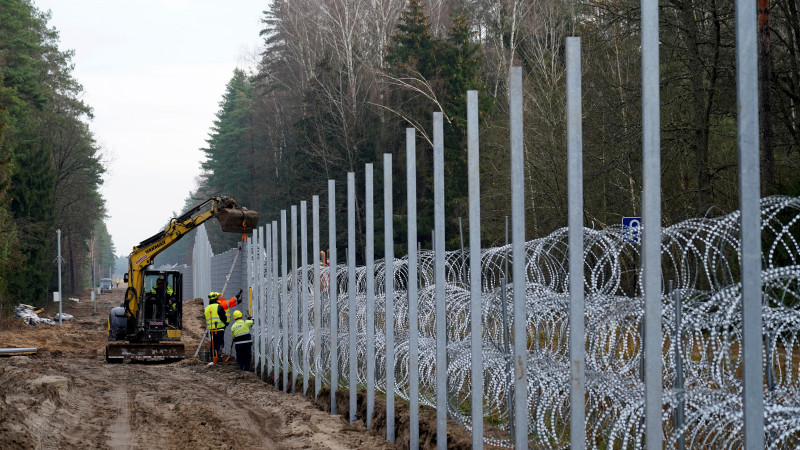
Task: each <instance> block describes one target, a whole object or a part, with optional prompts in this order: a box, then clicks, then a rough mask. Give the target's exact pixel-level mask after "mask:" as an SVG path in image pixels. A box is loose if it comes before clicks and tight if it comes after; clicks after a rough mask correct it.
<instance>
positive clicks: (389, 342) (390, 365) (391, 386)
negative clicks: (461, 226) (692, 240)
mask: <svg viewBox="0 0 800 450" xmlns="http://www.w3.org/2000/svg"><path fill="white" fill-rule="evenodd" d="M393 206H394V205H393V204H392V154H391V153H384V154H383V230H384V233H383V234H384V255H385V256H384V261H385V263H386V264H385V267H386V288H385V292H386V301H385V304H386V440H387V441H389V442H394V437H395V436H394V392H395V383H394V380H395V373H394V371H395V361H394V223H393V222H392V221H393V219H394V208H393Z"/></svg>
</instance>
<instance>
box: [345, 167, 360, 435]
mask: <svg viewBox="0 0 800 450" xmlns="http://www.w3.org/2000/svg"><path fill="white" fill-rule="evenodd" d="M347 300H348V305H347V337H348V349H349V351H348V353H349V355H348V356H349V358H348V360H349V363H350V366H349V367H350V372H349V374H348V377H347V378H349V380H348V381H349V389H350V392H349V394H350V423H353V422H355V421H356V400H357V394H358V392H357V390H358V385H357V384H356V383H357V381H358V375H357V373H356V369H357V364H358V361H357V358H356V356H357V355H356V338H357V336H356V333H357V331H358V330H356V316H357V315H358V313H357V311H356V307H357V306H356V174H355V173H354V172H348V173H347Z"/></svg>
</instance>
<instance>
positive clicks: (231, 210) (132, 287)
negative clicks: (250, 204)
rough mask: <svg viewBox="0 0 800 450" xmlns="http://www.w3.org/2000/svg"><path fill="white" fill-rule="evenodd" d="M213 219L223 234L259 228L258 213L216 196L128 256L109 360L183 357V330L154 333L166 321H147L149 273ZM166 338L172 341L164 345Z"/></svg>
mask: <svg viewBox="0 0 800 450" xmlns="http://www.w3.org/2000/svg"><path fill="white" fill-rule="evenodd" d="M212 217H214V218H216V219H217V220H218V221H219V223H220V226H221V227H222V231H225V232H234V233H236V232H238V233H248V232H251V231H252V230H253V229H254V228H255V227H256V226H258V213H257V212H256V211H251V210H248V209H247V208H244V207H240V206H239V205H238V204H237V203H236V201H235V200H234V199H232V198H230V197H212V198H209V199H208V200H206V201H204V202H203V203H201V204H200V205H198V206H196V207H194V208H192V209H191V210H189V211H187V212H186V213H184V214H183V215H181V216H180V217H177V218H173V219H172V220H170V222H169V224H168V225H167V227H166V228H165V229H164V230H162V231H160V232H158V233H156V234H155V235H153V236H151V237H149V238H147V239H145V240H144V241H142V242H140V243H139V245H137V246H135V247H133V251H132V252H131V254H130V256H129V257H128V273H126V274H125V281H126V282H127V283H128V289H127V291H126V292H125V301H124V303H123V305H122V306H121V307H118V308H114V309H113V310H112V312H111V315H110V316H109V341H110V342H109V344H108V346H107V348H106V356H107V358H120V357H121V355H124V356H130V357H142V358H147V357H148V356H147V355H151V356H169V357H170V358H182V357H183V348H182V347H183V344H180V342H179V341H180V329H175V327H172V329H170V330H167V331H166V332H159V330H158V329H156V330H155V331H154V329H153V327H156V328H158V327H164V326H165V322H163V321H151V322H146V320H145V314H144V313H143V312H142V305H143V304H144V301H145V292H144V291H145V270H146V269H147V267H148V266H150V265H151V264H153V261H154V260H155V257H156V256H157V255H158V254H160V253H161V252H163V251H164V250H166V249H167V248H169V247H170V246H171V245H172V244H174V243H175V242H177V241H178V240H179V239H181V238H182V237H184V236H185V235H186V234H187V233H188V232H190V231H191V230H193V229H195V228H197V227H198V226H200V225H201V224H202V223H204V222H205V221H207V220H209V219H211V218H212ZM148 273H149V272H148ZM151 276H152V275H151ZM123 327H124V329H122V328H123ZM162 338H163V339H162ZM164 339H166V340H169V341H170V342H161V341H162V340H164ZM125 341H127V342H125ZM176 341H178V342H176ZM178 347H180V348H178ZM134 349H135V350H134Z"/></svg>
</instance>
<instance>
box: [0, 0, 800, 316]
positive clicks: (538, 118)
mask: <svg viewBox="0 0 800 450" xmlns="http://www.w3.org/2000/svg"><path fill="white" fill-rule="evenodd" d="M639 7H640V5H639V3H638V2H635V1H632V0H620V1H616V2H599V1H592V0H584V1H573V2H563V1H555V0H540V1H532V0H466V1H464V0H459V1H455V0H426V1H422V0H380V1H378V0H292V1H285V0H273V1H271V2H265V9H266V10H265V11H264V12H263V16H262V23H263V28H262V31H261V33H260V36H254V39H259V40H260V42H261V44H260V55H259V59H258V61H257V62H256V63H255V64H254V65H253V66H252V67H250V68H242V69H237V70H235V71H234V72H233V73H232V75H231V78H230V80H229V82H228V83H227V86H226V90H225V94H224V96H223V98H222V99H221V101H220V103H219V111H218V113H217V116H216V120H214V122H213V123H211V124H209V126H210V131H209V135H208V139H207V145H206V146H205V148H203V149H202V150H203V152H204V154H205V160H204V161H203V163H202V168H203V169H204V174H203V176H202V179H201V183H200V185H199V186H198V187H197V188H196V190H195V191H194V192H193V194H192V195H191V196H190V197H189V198H187V199H186V201H185V209H188V208H190V207H191V206H193V205H195V204H196V203H198V202H200V201H202V200H204V199H206V198H208V197H209V196H212V195H229V196H232V197H234V198H235V199H237V201H238V202H239V203H240V204H242V205H245V206H247V207H249V208H251V209H255V210H257V211H259V212H260V213H261V216H262V218H263V219H262V223H263V221H265V220H270V221H271V220H275V219H276V218H278V217H279V212H280V210H282V209H288V208H289V207H290V206H291V205H292V204H298V203H299V201H301V200H306V201H310V200H311V196H312V195H320V196H321V198H322V200H321V202H320V204H321V208H322V210H321V217H322V223H326V220H327V211H326V209H327V208H328V205H327V199H326V193H327V180H329V179H334V180H336V182H337V183H338V184H337V196H338V199H337V202H336V208H337V210H339V211H337V217H338V219H339V220H341V221H342V222H341V223H340V224H339V228H338V229H339V230H340V232H341V233H343V231H344V229H345V227H344V220H345V218H346V215H345V214H344V207H345V204H346V203H345V201H344V195H345V191H346V189H344V180H345V179H346V173H347V172H355V173H356V176H357V180H359V181H358V183H359V188H358V191H359V192H358V193H357V196H358V202H357V208H358V209H359V213H358V215H357V216H358V217H359V219H358V221H357V228H358V230H359V233H358V235H359V236H361V239H363V235H364V233H363V232H362V231H363V230H364V223H363V213H362V212H361V211H362V209H363V201H364V200H363V189H364V186H363V173H364V164H365V163H375V164H376V170H375V173H376V179H375V183H376V186H380V185H382V181H383V180H382V179H381V174H382V170H381V167H380V166H381V161H382V154H383V153H392V154H394V158H393V164H394V177H395V180H394V183H393V186H394V190H395V192H394V199H395V205H394V212H395V214H394V217H392V220H393V221H394V229H395V232H396V235H397V236H404V235H405V233H406V217H405V213H406V205H405V167H404V164H405V142H404V139H405V132H404V130H405V128H407V127H413V128H415V129H416V134H417V152H418V155H417V164H418V167H417V174H418V181H417V183H418V186H417V192H418V194H419V195H418V210H419V219H418V220H419V223H418V230H419V241H420V243H421V245H422V246H423V248H430V244H431V243H430V239H431V234H430V231H431V229H432V227H433V221H432V210H433V192H432V180H431V177H432V160H431V150H432V145H431V141H432V137H431V118H432V113H433V112H434V111H441V112H442V113H443V114H444V117H445V173H446V181H445V183H446V194H445V195H446V199H445V201H446V206H445V207H446V216H447V230H446V237H447V245H448V248H456V247H457V246H458V245H459V242H458V239H459V233H458V218H459V217H463V218H465V219H466V216H467V211H466V198H467V181H466V130H465V110H466V91H467V90H471V89H474V90H477V91H478V92H479V98H480V124H481V125H480V140H481V180H482V181H481V205H482V206H481V207H482V211H481V217H482V238H483V240H484V242H483V245H484V246H494V245H499V244H502V243H503V240H504V236H505V228H504V216H506V215H509V214H510V200H509V192H510V186H509V185H510V180H509V157H508V148H509V145H508V141H509V127H508V93H507V76H508V69H509V67H511V66H521V67H522V69H523V87H524V98H523V102H524V103H523V104H524V128H525V131H524V133H525V136H524V142H525V168H524V169H525V177H526V179H525V190H526V192H525V199H526V208H527V212H526V238H528V239H532V238H536V237H541V236H544V235H546V234H547V233H549V232H551V231H553V230H555V229H557V228H560V227H563V226H565V225H566V208H565V206H566V196H567V184H566V139H565V122H566V117H565V116H566V112H565V88H564V86H565V62H564V46H565V38H566V37H567V36H580V37H581V42H582V71H583V97H584V98H583V112H584V119H583V130H584V138H583V145H584V173H585V181H584V183H585V200H584V206H585V211H584V215H585V225H586V226H587V227H594V228H603V227H607V226H610V225H615V224H618V223H619V222H620V219H621V217H623V216H636V215H639V214H640V208H641V199H640V192H641V189H642V179H641V178H642V175H641V120H640V116H641V90H640V85H641V70H640V62H641V53H640V49H639V43H640V34H639ZM758 8H759V9H758V11H759V17H758V19H759V20H758V36H759V44H758V46H759V55H758V57H759V78H760V84H759V105H758V108H759V112H760V125H761V126H760V128H761V130H760V132H761V137H760V145H761V154H760V158H761V165H762V167H761V175H762V195H764V196H766V195H772V194H785V195H800V170H798V169H800V116H799V115H798V107H799V106H800V0H758ZM734 16H735V11H734V9H733V2H716V1H714V0H697V1H694V2H684V1H680V0H662V1H661V2H660V22H661V23H660V38H661V52H660V60H661V64H660V72H661V130H662V133H661V150H662V202H663V204H662V208H663V213H662V217H663V221H664V223H663V224H662V225H664V226H668V225H670V224H674V223H677V222H679V221H682V220H685V219H687V218H691V217H701V216H719V215H722V214H726V213H729V212H731V211H734V210H736V209H738V192H737V171H736V169H737V159H736V151H737V149H736V92H735V91H736V89H735V55H734V52H735V47H734V42H735V35H734V31H735V29H734V26H735V24H734V18H735V17H734ZM47 21H48V15H47V13H43V12H41V11H39V10H37V9H36V7H35V6H34V5H33V2H32V1H31V0H0V310H3V311H8V309H9V308H10V306H11V305H13V304H15V303H17V302H26V303H33V304H36V303H41V302H42V301H44V299H45V298H47V296H48V292H50V291H53V290H56V289H57V287H56V286H55V283H56V279H57V277H56V270H57V267H58V266H57V265H56V263H55V260H56V254H57V248H56V230H57V229H60V230H61V233H62V234H61V241H62V243H61V245H62V258H63V262H62V265H61V268H62V272H63V285H64V287H63V290H64V292H65V293H70V292H75V291H76V290H78V289H80V288H82V287H86V286H88V285H89V283H90V280H91V277H92V266H93V264H92V261H94V262H95V264H94V265H95V266H96V267H97V268H98V269H97V270H96V271H97V272H98V273H96V274H95V275H97V276H100V275H102V274H101V273H100V272H102V271H103V270H111V269H110V268H113V265H114V248H113V244H112V243H111V238H110V236H109V233H108V230H107V229H106V226H105V224H104V217H105V214H106V211H105V200H104V199H103V198H102V196H101V195H100V194H99V188H100V186H101V185H102V176H103V174H104V173H105V170H106V162H105V161H104V156H103V151H102V149H101V148H100V146H99V145H98V144H97V142H95V140H94V137H93V135H92V133H91V131H90V129H89V125H88V124H89V122H90V121H91V118H92V109H91V107H90V106H89V105H87V104H85V103H84V102H83V101H82V100H81V98H82V97H81V93H82V87H81V85H80V83H79V82H78V80H76V79H75V78H74V77H73V76H72V62H71V57H72V53H71V52H70V51H62V50H60V49H59V48H58V32H57V30H55V29H53V28H51V27H49V26H48V25H47ZM381 211H382V208H377V209H376V217H375V221H376V224H381V223H383V221H384V217H382V215H381ZM382 229H383V227H382V226H376V230H382ZM464 231H465V233H466V232H467V230H466V229H465V230H464ZM209 232H210V235H211V237H212V244H213V245H214V250H215V251H216V252H219V251H222V250H224V249H227V248H230V247H231V246H233V245H234V240H236V239H238V238H239V237H238V236H222V233H221V232H219V230H218V229H217V228H216V227H214V226H210V227H209ZM323 234H324V233H323ZM377 237H378V242H376V248H377V249H382V248H383V246H382V244H381V243H380V239H382V237H381V236H380V235H379V234H378V236H377ZM343 243H344V235H343V234H342V235H341V236H340V241H339V246H341V245H342V244H343ZM323 246H327V247H330V244H329V243H326V242H323ZM358 248H359V249H363V245H362V244H359V245H358ZM190 251H191V239H183V240H182V241H180V242H179V243H178V244H176V245H175V246H173V247H172V248H170V249H168V250H167V252H165V253H164V254H162V255H161V256H160V257H159V261H160V262H161V263H164V262H170V263H185V262H189V261H190V258H189V253H190ZM360 251H361V250H359V252H360ZM396 254H397V256H402V255H403V254H405V249H404V246H403V245H398V248H397V249H396ZM377 256H378V257H381V256H382V255H381V254H380V251H379V254H378V255H377ZM358 258H359V259H360V258H361V256H360V254H359V255H358ZM103 268H108V269H103Z"/></svg>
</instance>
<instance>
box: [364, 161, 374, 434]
mask: <svg viewBox="0 0 800 450" xmlns="http://www.w3.org/2000/svg"><path fill="white" fill-rule="evenodd" d="M372 172H373V167H372V164H366V165H365V167H364V184H365V186H364V205H365V206H364V209H365V211H364V212H365V216H366V217H365V220H366V222H367V223H366V225H367V227H366V228H367V242H366V249H365V253H366V255H365V258H366V261H365V262H366V264H367V267H366V269H367V296H366V301H367V305H366V306H367V418H366V425H367V429H369V428H370V425H372V413H373V411H374V410H375V218H374V215H373V208H374V204H373V201H374V200H373V192H372V191H373V179H372V178H373V176H372V175H373V173H372Z"/></svg>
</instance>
